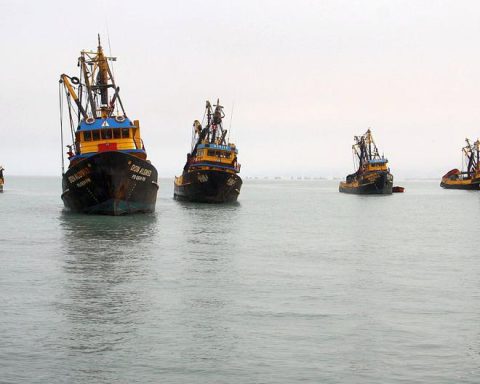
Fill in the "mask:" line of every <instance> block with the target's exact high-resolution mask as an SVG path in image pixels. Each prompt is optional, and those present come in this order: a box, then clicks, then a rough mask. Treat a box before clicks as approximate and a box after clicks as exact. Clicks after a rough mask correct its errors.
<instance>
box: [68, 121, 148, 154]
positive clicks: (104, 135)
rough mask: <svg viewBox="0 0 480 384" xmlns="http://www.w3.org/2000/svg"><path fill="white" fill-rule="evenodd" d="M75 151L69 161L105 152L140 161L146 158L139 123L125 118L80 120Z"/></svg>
mask: <svg viewBox="0 0 480 384" xmlns="http://www.w3.org/2000/svg"><path fill="white" fill-rule="evenodd" d="M118 120H120V121H118ZM75 150H76V151H75V155H73V156H71V157H70V160H75V159H76V158H82V157H88V156H89V155H92V154H95V153H98V152H106V151H123V152H128V153H131V154H133V155H135V156H137V157H140V158H142V159H146V157H147V155H146V152H145V148H144V146H143V142H142V139H141V137H140V124H139V121H138V120H134V121H133V122H132V121H131V120H129V119H126V118H122V119H118V118H117V119H116V118H114V117H111V118H105V119H102V118H99V119H93V118H92V119H91V120H89V119H87V120H82V121H81V122H80V125H79V126H78V129H77V131H76V132H75Z"/></svg>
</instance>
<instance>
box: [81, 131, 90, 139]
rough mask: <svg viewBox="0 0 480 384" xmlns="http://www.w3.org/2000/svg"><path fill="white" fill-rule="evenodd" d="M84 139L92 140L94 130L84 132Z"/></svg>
mask: <svg viewBox="0 0 480 384" xmlns="http://www.w3.org/2000/svg"><path fill="white" fill-rule="evenodd" d="M83 141H92V132H90V131H86V132H83Z"/></svg>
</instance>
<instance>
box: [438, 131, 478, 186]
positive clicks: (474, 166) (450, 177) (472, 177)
mask: <svg viewBox="0 0 480 384" xmlns="http://www.w3.org/2000/svg"><path fill="white" fill-rule="evenodd" d="M465 141H466V142H467V145H466V146H465V147H463V148H462V153H463V156H464V157H465V164H467V169H466V171H465V172H461V171H460V170H458V169H452V170H451V171H449V172H447V173H446V174H445V175H443V177H442V181H441V182H440V186H441V187H443V188H446V189H470V190H478V189H480V187H479V186H480V164H479V159H480V157H479V153H480V142H479V140H477V141H475V143H473V145H472V144H471V143H470V140H469V139H465Z"/></svg>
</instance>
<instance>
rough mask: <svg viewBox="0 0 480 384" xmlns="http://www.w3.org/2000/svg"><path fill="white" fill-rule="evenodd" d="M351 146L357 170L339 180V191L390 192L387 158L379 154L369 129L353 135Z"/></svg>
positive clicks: (382, 193)
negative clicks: (359, 134) (344, 178)
mask: <svg viewBox="0 0 480 384" xmlns="http://www.w3.org/2000/svg"><path fill="white" fill-rule="evenodd" d="M354 139H355V144H354V145H353V146H352V148H353V153H354V161H355V162H358V167H356V168H357V171H356V172H355V173H352V174H351V175H348V176H347V177H346V180H345V181H342V182H340V186H339V191H340V192H344V193H354V194H372V195H388V194H391V193H392V186H393V175H392V174H391V173H390V168H389V167H388V160H387V159H386V158H385V157H384V156H383V155H382V156H380V154H379V152H378V148H377V146H376V144H375V141H374V140H373V136H372V132H371V131H370V129H369V130H368V131H367V132H366V133H365V134H364V135H362V136H355V137H354Z"/></svg>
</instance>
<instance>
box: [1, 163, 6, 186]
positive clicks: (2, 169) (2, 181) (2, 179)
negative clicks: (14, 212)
mask: <svg viewBox="0 0 480 384" xmlns="http://www.w3.org/2000/svg"><path fill="white" fill-rule="evenodd" d="M4 170H5V168H3V167H2V166H1V165H0V192H3V185H4V184H5V179H4V177H3V171H4Z"/></svg>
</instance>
